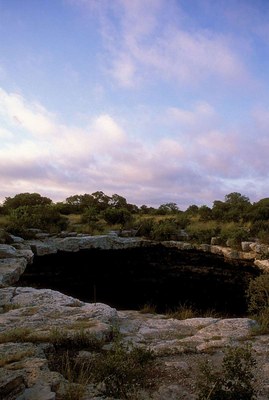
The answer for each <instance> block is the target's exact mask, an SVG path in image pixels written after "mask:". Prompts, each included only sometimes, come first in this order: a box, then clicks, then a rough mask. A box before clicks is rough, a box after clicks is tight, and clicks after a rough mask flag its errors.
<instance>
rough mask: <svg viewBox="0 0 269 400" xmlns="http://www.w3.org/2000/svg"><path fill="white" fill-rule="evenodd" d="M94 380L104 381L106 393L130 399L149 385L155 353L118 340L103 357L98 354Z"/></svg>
mask: <svg viewBox="0 0 269 400" xmlns="http://www.w3.org/2000/svg"><path fill="white" fill-rule="evenodd" d="M97 357H98V360H96V362H95V368H94V375H93V380H94V381H95V382H104V384H105V388H104V394H105V395H106V396H112V397H117V398H123V399H128V398H131V397H132V396H133V394H134V393H135V392H136V391H137V390H138V389H139V388H142V387H145V386H146V385H147V379H148V375H149V372H150V368H149V367H150V366H151V365H152V361H153V359H154V356H153V353H152V352H151V351H149V350H147V349H144V348H141V347H133V346H132V345H127V346H126V345H124V344H123V343H122V342H120V341H116V342H115V343H114V345H113V347H112V348H111V349H110V350H108V351H107V352H106V353H105V354H104V356H103V357H100V356H97Z"/></svg>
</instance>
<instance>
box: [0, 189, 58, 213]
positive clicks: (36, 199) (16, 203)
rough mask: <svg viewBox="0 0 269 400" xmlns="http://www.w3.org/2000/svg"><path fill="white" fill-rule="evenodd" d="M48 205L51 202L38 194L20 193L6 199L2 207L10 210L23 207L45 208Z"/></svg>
mask: <svg viewBox="0 0 269 400" xmlns="http://www.w3.org/2000/svg"><path fill="white" fill-rule="evenodd" d="M50 204H52V200H51V199H49V198H48V197H43V196H41V195H40V194H39V193H20V194H16V196H14V197H6V199H5V201H4V204H3V206H4V208H5V209H7V210H10V209H16V208H18V207H23V206H47V205H50Z"/></svg>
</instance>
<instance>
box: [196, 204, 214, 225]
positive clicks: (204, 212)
mask: <svg viewBox="0 0 269 400" xmlns="http://www.w3.org/2000/svg"><path fill="white" fill-rule="evenodd" d="M198 214H199V216H200V220H201V221H208V220H210V219H212V210H211V208H209V207H208V206H205V205H203V206H201V207H200V208H199V210H198Z"/></svg>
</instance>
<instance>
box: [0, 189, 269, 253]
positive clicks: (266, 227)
mask: <svg viewBox="0 0 269 400" xmlns="http://www.w3.org/2000/svg"><path fill="white" fill-rule="evenodd" d="M0 227H2V228H4V229H5V230H6V231H7V232H9V233H12V234H16V235H21V236H22V237H24V238H28V237H31V236H33V235H34V231H33V230H34V229H39V230H42V231H45V232H48V233H59V232H60V231H63V230H67V231H74V232H78V233H89V234H92V235H95V234H102V233H107V232H108V231H111V230H115V231H117V232H118V233H120V234H121V233H123V231H125V232H126V231H129V232H131V234H133V235H137V236H142V237H145V238H149V239H152V240H188V241H191V242H196V243H210V241H211V238H212V237H217V240H218V243H219V244H226V243H227V240H228V241H229V246H231V247H235V248H236V247H237V246H239V244H240V243H241V241H248V240H254V239H259V240H260V241H261V242H262V243H266V244H268V243H269V198H264V199H261V200H259V201H258V202H256V203H251V202H250V200H249V198H248V197H246V196H244V195H241V194H240V193H237V192H234V193H230V194H228V195H226V196H225V199H224V201H220V200H216V201H214V202H213V206H212V208H210V207H208V206H206V205H202V206H200V207H198V206H197V205H190V206H189V207H188V208H187V209H186V210H185V211H181V210H180V209H179V208H178V206H177V205H176V204H175V203H167V204H162V205H160V206H159V207H158V208H154V207H148V206H146V205H142V206H141V207H138V206H136V205H134V204H130V203H128V202H127V200H126V199H125V198H124V197H122V196H120V195H118V194H113V195H112V196H108V195H106V194H105V193H103V192H102V191H97V192H94V193H92V194H83V195H73V196H70V197H68V198H66V200H65V201H63V202H57V203H53V201H52V200H51V199H49V198H47V197H44V196H41V195H40V194H38V193H20V194H17V195H15V196H14V197H6V199H5V201H4V202H3V203H2V205H0Z"/></svg>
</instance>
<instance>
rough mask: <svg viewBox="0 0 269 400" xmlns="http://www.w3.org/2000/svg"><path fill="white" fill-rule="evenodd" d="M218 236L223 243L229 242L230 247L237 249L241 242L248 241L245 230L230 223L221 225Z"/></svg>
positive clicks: (246, 230) (247, 234)
mask: <svg viewBox="0 0 269 400" xmlns="http://www.w3.org/2000/svg"><path fill="white" fill-rule="evenodd" d="M219 236H220V239H221V241H222V242H223V243H226V241H227V240H229V245H230V246H232V247H238V246H239V245H240V244H241V242H242V241H245V240H248V239H249V236H250V235H249V231H248V229H247V228H245V227H243V226H238V224H236V223H234V222H231V223H229V224H224V225H222V227H221V231H220V234H219Z"/></svg>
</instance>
